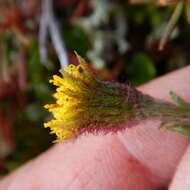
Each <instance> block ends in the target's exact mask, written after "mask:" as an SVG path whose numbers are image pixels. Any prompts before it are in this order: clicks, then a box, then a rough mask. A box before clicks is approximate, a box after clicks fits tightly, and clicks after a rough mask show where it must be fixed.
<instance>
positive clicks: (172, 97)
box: [169, 91, 190, 109]
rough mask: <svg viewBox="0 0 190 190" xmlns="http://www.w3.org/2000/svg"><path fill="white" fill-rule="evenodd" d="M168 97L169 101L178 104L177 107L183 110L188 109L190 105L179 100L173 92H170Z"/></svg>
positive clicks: (181, 99)
mask: <svg viewBox="0 0 190 190" xmlns="http://www.w3.org/2000/svg"><path fill="white" fill-rule="evenodd" d="M169 95H170V97H171V99H172V100H173V101H174V102H175V103H176V104H178V105H179V106H181V107H182V108H185V109H190V104H189V103H187V102H186V101H185V100H184V99H183V98H181V97H180V96H178V95H177V94H176V93H175V92H173V91H170V92H169Z"/></svg>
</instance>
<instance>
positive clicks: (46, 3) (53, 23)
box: [39, 0, 69, 67]
mask: <svg viewBox="0 0 190 190" xmlns="http://www.w3.org/2000/svg"><path fill="white" fill-rule="evenodd" d="M42 8H43V9H42V15H41V22H40V34H39V41H40V56H41V60H42V62H43V63H44V62H45V61H46V60H47V46H46V45H47V44H46V41H47V29H48V28H49V32H50V36H51V39H52V42H53V45H54V48H55V51H56V52H57V56H58V58H59V61H60V64H61V67H64V66H66V65H68V63H69V61H68V57H67V53H66V48H65V44H64V42H63V40H62V38H61V33H60V30H59V25H58V22H57V20H56V18H55V15H54V13H53V2H52V0H42Z"/></svg>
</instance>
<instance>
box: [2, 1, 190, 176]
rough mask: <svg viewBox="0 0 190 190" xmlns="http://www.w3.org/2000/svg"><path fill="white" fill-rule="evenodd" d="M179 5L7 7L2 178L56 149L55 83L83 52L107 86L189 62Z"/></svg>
mask: <svg viewBox="0 0 190 190" xmlns="http://www.w3.org/2000/svg"><path fill="white" fill-rule="evenodd" d="M189 23H190V4H189V2H188V1H180V0H130V1H127V0H41V1H40V0H27V1H26V0H1V1H0V176H3V175H5V174H7V173H8V172H10V171H11V170H13V169H15V168H17V167H18V166H20V165H22V164H23V163H25V162H26V161H28V160H29V159H32V158H33V157H35V156H36V155H38V154H40V153H41V152H43V151H44V150H46V149H47V148H48V147H50V146H51V145H52V140H53V139H55V137H54V136H52V135H50V134H49V130H48V129H44V128H43V122H44V121H46V120H48V119H50V118H51V115H49V113H48V112H47V111H46V110H44V108H43V105H44V104H46V103H52V102H53V101H54V100H53V98H52V97H51V94H52V92H53V90H54V88H53V87H52V86H51V85H49V83H48V81H49V79H50V78H51V77H52V75H53V74H58V70H59V69H60V68H61V67H64V66H65V65H67V64H70V63H72V64H77V63H76V59H75V56H74V54H73V52H74V50H76V51H77V52H78V53H79V54H80V55H81V56H83V57H85V58H86V59H87V60H88V62H89V66H90V68H91V69H92V70H93V71H94V72H95V73H96V74H97V76H98V77H99V78H100V79H103V80H112V81H118V82H122V83H124V82H129V83H130V84H132V85H133V86H139V85H141V84H143V83H145V82H148V81H150V80H152V79H154V78H155V77H158V76H161V75H163V74H166V73H167V72H170V71H172V70H176V69H179V68H181V67H184V66H185V65H187V64H188V63H189V62H188V60H189V57H190V54H189V48H190V35H189V32H190V25H189Z"/></svg>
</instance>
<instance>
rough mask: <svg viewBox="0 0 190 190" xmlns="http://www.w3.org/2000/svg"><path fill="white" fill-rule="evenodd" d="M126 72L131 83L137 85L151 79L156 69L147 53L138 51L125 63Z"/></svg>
mask: <svg viewBox="0 0 190 190" xmlns="http://www.w3.org/2000/svg"><path fill="white" fill-rule="evenodd" d="M126 73H127V78H128V79H129V80H130V82H131V83H132V85H133V86H138V85H140V84H143V83H145V82H148V81H150V80H151V79H153V78H154V77H155V76H156V69H155V66H154V63H153V61H152V60H151V59H150V58H149V57H148V55H146V54H145V53H143V52H139V53H137V54H135V55H134V57H133V58H132V60H131V62H130V63H129V64H127V65H126Z"/></svg>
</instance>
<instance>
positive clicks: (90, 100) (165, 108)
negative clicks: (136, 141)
mask: <svg viewBox="0 0 190 190" xmlns="http://www.w3.org/2000/svg"><path fill="white" fill-rule="evenodd" d="M76 56H77V59H78V62H79V64H78V65H77V66H75V65H68V66H66V67H64V68H63V69H62V70H60V72H61V74H62V75H63V77H59V76H57V75H54V76H53V79H52V80H50V83H53V84H54V85H55V86H57V89H56V93H55V94H54V97H55V99H56V103H55V104H47V105H45V108H46V109H48V110H49V111H50V112H52V114H53V116H54V119H52V120H51V121H49V122H47V123H45V124H44V126H45V127H50V129H51V131H52V132H51V133H55V134H56V136H57V140H56V142H60V141H63V140H68V139H73V138H75V137H77V136H78V135H80V134H82V133H86V132H93V133H97V132H99V131H102V132H103V133H107V132H113V131H118V130H120V129H124V128H125V127H130V126H133V125H135V124H136V123H138V122H139V121H141V120H145V119H161V120H162V124H164V125H165V124H168V123H169V124H171V123H172V124H175V125H174V127H173V128H172V127H170V129H173V130H175V129H174V128H175V127H176V125H181V124H183V125H185V126H187V125H189V124H190V119H187V118H186V117H187V116H189V113H190V107H189V108H188V109H186V110H185V111H183V113H181V112H182V111H181V109H182V108H181V107H182V106H181V105H180V106H176V105H173V104H169V103H165V102H162V101H159V100H155V99H153V98H152V97H150V96H148V95H143V94H142V93H141V92H139V91H137V90H136V89H135V88H133V87H131V86H130V85H128V84H119V83H115V82H104V81H100V80H98V79H97V78H96V77H95V76H94V74H93V73H92V72H91V71H90V70H89V68H88V65H87V64H86V62H85V60H84V59H83V58H81V57H80V56H79V55H76ZM173 97H174V99H176V97H177V96H176V95H175V94H173ZM177 98H178V100H179V97H177ZM180 100H182V99H180ZM178 103H179V101H178ZM184 104H185V105H186V107H188V106H187V103H184ZM180 114H181V117H180ZM176 115H177V117H176ZM184 117H185V118H186V119H183V120H184V121H183V122H182V119H181V118H184ZM177 130H178V131H179V128H177Z"/></svg>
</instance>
